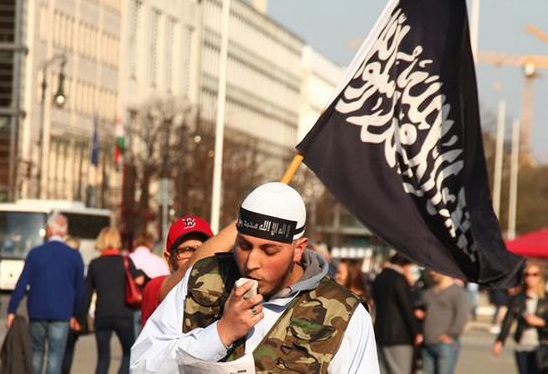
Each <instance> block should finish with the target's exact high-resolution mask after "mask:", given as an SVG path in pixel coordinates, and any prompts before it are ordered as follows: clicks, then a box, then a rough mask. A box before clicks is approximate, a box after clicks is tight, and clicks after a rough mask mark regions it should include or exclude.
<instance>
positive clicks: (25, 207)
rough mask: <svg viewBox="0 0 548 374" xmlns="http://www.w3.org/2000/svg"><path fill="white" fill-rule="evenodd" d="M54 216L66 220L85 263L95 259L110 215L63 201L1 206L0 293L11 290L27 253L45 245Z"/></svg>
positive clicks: (72, 202) (108, 224)
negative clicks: (101, 233)
mask: <svg viewBox="0 0 548 374" xmlns="http://www.w3.org/2000/svg"><path fill="white" fill-rule="evenodd" d="M53 212H60V213H62V214H64V215H65V216H66V217H67V218H68V223H69V235H70V236H74V237H77V238H78V239H79V240H80V253H81V254H82V257H83V259H84V263H85V264H86V266H87V264H89V262H90V261H91V259H92V258H94V257H97V252H95V239H96V238H97V235H98V234H99V231H101V229H102V228H103V227H106V226H110V225H111V222H112V213H111V211H110V210H106V209H95V208H87V207H86V206H85V205H84V204H83V203H81V202H74V201H65V200H18V201H16V202H15V203H0V290H13V289H14V288H15V283H17V279H18V278H19V275H20V274H21V271H22V270H23V265H24V261H25V257H26V256H27V254H28V252H29V251H30V250H31V249H32V248H33V247H36V246H37V245H40V244H42V243H43V242H44V239H45V233H46V230H45V228H46V222H47V219H48V216H49V215H50V214H51V213H53Z"/></svg>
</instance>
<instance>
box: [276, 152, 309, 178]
mask: <svg viewBox="0 0 548 374" xmlns="http://www.w3.org/2000/svg"><path fill="white" fill-rule="evenodd" d="M303 159H304V156H303V155H301V154H296V155H295V157H293V160H292V161H291V164H289V167H288V168H287V170H286V171H285V173H284V175H283V177H282V179H281V180H280V182H282V183H285V184H289V182H291V179H293V176H294V175H295V173H296V172H297V169H298V168H299V166H300V165H301V163H302V162H303Z"/></svg>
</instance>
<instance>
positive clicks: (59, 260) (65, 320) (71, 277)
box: [7, 213, 84, 374]
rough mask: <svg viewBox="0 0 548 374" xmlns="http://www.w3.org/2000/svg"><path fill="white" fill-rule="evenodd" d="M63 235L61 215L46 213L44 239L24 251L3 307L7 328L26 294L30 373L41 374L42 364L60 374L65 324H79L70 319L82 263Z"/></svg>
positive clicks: (80, 287)
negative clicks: (30, 361)
mask: <svg viewBox="0 0 548 374" xmlns="http://www.w3.org/2000/svg"><path fill="white" fill-rule="evenodd" d="M67 235H68V220H67V218H66V217H65V216H64V215H62V214H58V213H54V214H52V215H51V216H50V217H49V219H48V221H47V226H46V239H47V241H46V242H45V243H44V244H42V245H40V246H38V247H35V248H33V249H31V251H30V252H29V254H28V255H27V258H26V260H25V265H24V267H23V271H22V273H21V275H20V277H19V279H18V280H17V284H16V285H15V289H14V290H13V292H12V294H11V298H10V302H9V306H8V316H7V324H8V328H9V327H11V325H12V323H13V320H14V318H15V313H16V312H17V308H18V307H19V303H20V302H21V300H22V298H23V297H24V296H25V295H26V296H27V311H28V315H29V329H30V334H31V338H32V350H33V360H32V361H33V366H34V372H35V373H36V374H42V372H43V370H44V367H45V370H46V374H59V373H61V365H62V361H63V355H64V354H65V347H66V343H67V336H68V333H69V328H71V327H72V328H74V329H78V328H79V327H78V323H77V321H76V317H77V316H78V315H79V314H80V311H81V306H82V298H83V293H84V292H83V291H84V262H83V260H82V256H81V255H80V253H79V252H78V251H75V250H74V249H72V248H70V247H69V246H68V245H66V244H65V243H64V239H65V237H66V236H67ZM46 352H47V354H46ZM44 356H45V360H44Z"/></svg>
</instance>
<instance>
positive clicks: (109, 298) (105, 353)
mask: <svg viewBox="0 0 548 374" xmlns="http://www.w3.org/2000/svg"><path fill="white" fill-rule="evenodd" d="M121 246H122V239H121V237H120V233H119V232H118V230H117V229H115V228H114V227H107V228H104V229H103V230H101V232H100V233H99V236H98V237H97V243H96V247H97V250H98V251H100V252H101V255H100V256H99V257H98V258H95V259H93V260H92V261H91V262H90V264H89V268H88V274H87V278H86V286H85V294H84V311H85V312H86V313H87V312H88V310H89V308H90V305H91V299H92V296H93V292H95V293H96V295H97V301H96V304H95V339H96V342H97V356H98V360H97V366H96V369H95V373H96V374H103V373H104V374H106V373H108V368H109V365H110V338H111V336H112V333H113V332H114V333H116V335H117V336H118V340H119V341H120V344H121V345H122V362H121V363H120V369H119V371H118V373H119V374H124V373H129V354H130V350H131V346H132V345H133V342H134V341H135V333H134V329H133V309H131V308H130V307H129V306H128V305H126V303H125V279H126V278H125V277H126V273H125V267H124V257H123V255H122V253H121V252H120V248H121ZM128 260H129V269H130V271H131V274H132V275H133V276H134V278H135V279H136V283H139V282H140V283H142V282H143V281H144V276H143V275H140V274H142V273H140V272H139V271H138V270H137V269H136V268H135V265H134V264H133V261H131V259H130V258H128ZM139 277H141V279H140V281H137V278H139Z"/></svg>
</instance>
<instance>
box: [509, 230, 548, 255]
mask: <svg viewBox="0 0 548 374" xmlns="http://www.w3.org/2000/svg"><path fill="white" fill-rule="evenodd" d="M506 248H508V250H509V251H510V252H513V253H515V254H517V255H520V256H526V257H536V258H548V229H540V230H537V231H532V232H528V233H526V234H523V235H521V236H518V237H517V238H515V239H513V240H508V241H506Z"/></svg>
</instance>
